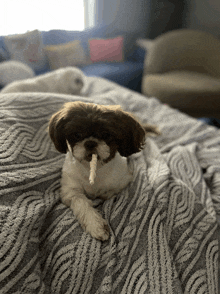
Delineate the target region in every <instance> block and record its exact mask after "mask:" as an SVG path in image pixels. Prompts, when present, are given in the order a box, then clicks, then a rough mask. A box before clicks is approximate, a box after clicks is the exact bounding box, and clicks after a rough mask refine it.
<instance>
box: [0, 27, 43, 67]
mask: <svg viewBox="0 0 220 294" xmlns="http://www.w3.org/2000/svg"><path fill="white" fill-rule="evenodd" d="M4 42H5V45H6V47H7V50H8V52H9V55H10V58H11V59H13V60H17V61H21V62H23V63H26V64H27V65H29V66H30V67H31V68H32V69H33V70H41V69H42V68H44V67H45V65H46V56H45V54H44V52H43V43H42V38H41V34H40V32H39V31H38V30H34V31H31V32H28V33H25V34H17V35H11V36H6V37H5V38H4Z"/></svg>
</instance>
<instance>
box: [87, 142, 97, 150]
mask: <svg viewBox="0 0 220 294" xmlns="http://www.w3.org/2000/svg"><path fill="white" fill-rule="evenodd" d="M97 145H98V144H97V142H95V141H86V142H85V144H84V146H85V148H86V149H88V150H92V149H94V148H95V147H96V146H97Z"/></svg>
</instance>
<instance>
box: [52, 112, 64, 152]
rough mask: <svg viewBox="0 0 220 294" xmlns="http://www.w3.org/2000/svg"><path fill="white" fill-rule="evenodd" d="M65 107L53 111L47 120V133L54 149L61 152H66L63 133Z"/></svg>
mask: <svg viewBox="0 0 220 294" xmlns="http://www.w3.org/2000/svg"><path fill="white" fill-rule="evenodd" d="M64 125H65V109H62V110H60V111H58V112H57V113H55V114H54V115H53V116H52V117H51V119H50V121H49V134H50V138H51V140H52V141H53V143H54V145H55V147H56V149H57V150H58V151H59V152H61V153H66V152H67V144H66V138H65V133H64Z"/></svg>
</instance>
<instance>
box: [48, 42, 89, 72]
mask: <svg viewBox="0 0 220 294" xmlns="http://www.w3.org/2000/svg"><path fill="white" fill-rule="evenodd" d="M44 51H45V53H46V55H47V57H48V60H49V64H50V68H51V69H57V68H60V67H66V66H79V65H86V64H89V63H90V60H89V58H88V57H87V56H86V54H85V52H84V49H83V47H82V46H81V44H80V41H79V40H75V41H72V42H68V43H65V44H59V45H50V46H46V47H45V48H44Z"/></svg>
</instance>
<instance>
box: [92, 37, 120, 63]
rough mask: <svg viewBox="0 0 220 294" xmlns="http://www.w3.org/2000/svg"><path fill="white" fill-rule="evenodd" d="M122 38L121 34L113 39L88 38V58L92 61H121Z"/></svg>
mask: <svg viewBox="0 0 220 294" xmlns="http://www.w3.org/2000/svg"><path fill="white" fill-rule="evenodd" d="M123 40H124V38H123V37H121V36H119V37H117V38H114V39H91V40H89V49H90V60H91V61H92V62H121V61H123V60H124V56H123Z"/></svg>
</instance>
